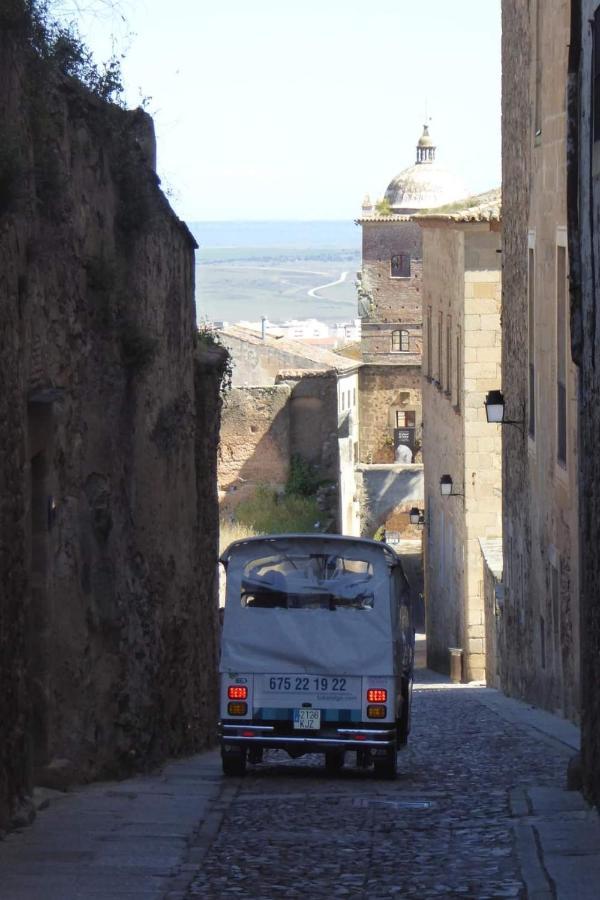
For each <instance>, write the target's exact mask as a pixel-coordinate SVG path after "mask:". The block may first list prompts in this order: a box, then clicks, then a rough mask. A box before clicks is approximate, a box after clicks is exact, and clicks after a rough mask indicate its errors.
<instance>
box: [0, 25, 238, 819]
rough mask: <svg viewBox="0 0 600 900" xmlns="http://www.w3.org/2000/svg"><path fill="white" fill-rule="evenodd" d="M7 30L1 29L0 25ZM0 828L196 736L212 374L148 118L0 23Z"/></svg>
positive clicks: (208, 600) (213, 543) (203, 714)
mask: <svg viewBox="0 0 600 900" xmlns="http://www.w3.org/2000/svg"><path fill="white" fill-rule="evenodd" d="M13 24H14V27H11V26H12V25H13ZM0 148H1V154H0V385H1V389H0V722H1V723H2V728H1V730H0V829H2V828H3V827H6V825H7V824H8V823H9V822H10V818H11V815H12V814H13V812H14V810H15V808H16V807H17V806H18V805H19V803H20V802H22V801H23V800H24V798H25V797H26V795H27V793H28V792H29V790H30V788H31V785H32V783H33V781H34V780H35V781H37V783H42V784H49V785H63V784H65V783H69V782H72V781H76V780H86V779H90V778H94V777H98V776H103V775H119V774H121V773H124V772H127V771H129V770H130V769H132V768H135V767H140V766H145V765H148V764H151V763H154V762H156V761H158V760H160V759H162V758H164V757H165V756H167V755H172V754H178V753H185V752H192V751H194V750H197V749H199V748H201V747H203V746H205V745H206V744H207V743H208V742H209V741H210V740H211V737H212V729H213V727H214V721H215V714H216V710H215V709H214V700H213V698H214V696H215V695H216V691H215V675H214V672H215V656H216V601H215V585H214V573H215V568H216V565H215V563H216V558H217V527H218V526H217V504H216V477H215V464H216V462H215V458H216V443H217V438H218V425H219V413H220V403H219V393H218V388H219V378H220V369H219V366H220V365H221V364H222V361H217V362H216V363H215V362H210V361H208V362H207V361H206V359H203V358H199V359H198V361H197V363H196V364H195V363H194V344H195V340H196V328H195V313H194V300H193V271H194V267H193V248H194V242H193V238H192V237H191V235H190V234H189V232H188V231H187V229H186V228H185V226H184V225H183V224H182V223H181V222H180V221H179V220H178V219H177V218H176V216H175V215H174V214H173V212H172V210H171V209H170V207H169V205H168V203H167V201H166V200H165V198H164V196H163V195H162V193H161V191H160V189H159V184H158V179H157V177H156V175H155V173H154V171H153V167H152V165H153V157H154V138H153V131H152V122H151V120H150V119H149V118H148V117H147V116H146V115H145V114H144V113H142V112H141V111H139V110H138V111H136V112H126V111H124V110H121V109H119V108H116V107H113V106H109V105H108V104H105V103H103V102H101V101H99V100H98V99H97V98H95V97H93V96H92V95H90V94H89V93H88V92H87V91H86V90H85V89H83V88H82V87H81V85H80V84H78V83H77V82H75V81H72V80H69V79H60V78H58V77H56V76H55V75H54V74H53V73H52V71H50V70H49V69H48V68H47V67H46V68H41V67H40V63H39V60H37V59H36V58H35V57H34V56H33V54H32V53H31V51H30V49H29V45H28V43H27V41H26V35H25V33H24V28H23V24H22V22H19V20H18V17H16V19H15V23H11V22H10V21H9V20H8V19H6V18H3V19H2V23H1V25H0Z"/></svg>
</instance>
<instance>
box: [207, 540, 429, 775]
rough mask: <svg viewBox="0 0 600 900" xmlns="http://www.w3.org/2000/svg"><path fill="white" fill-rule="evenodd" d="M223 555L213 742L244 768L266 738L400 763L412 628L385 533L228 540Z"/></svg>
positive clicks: (336, 758) (335, 762)
mask: <svg viewBox="0 0 600 900" xmlns="http://www.w3.org/2000/svg"><path fill="white" fill-rule="evenodd" d="M221 562H222V563H223V565H224V566H225V567H226V571H227V593H226V602H225V613H224V620H223V635H222V645H221V664H220V671H221V707H220V708H221V722H220V736H221V752H222V759H223V771H224V773H225V774H226V775H241V774H243V773H244V771H245V769H246V763H247V761H249V762H259V761H260V760H261V758H262V752H263V750H264V749H267V748H280V749H283V750H286V751H287V752H288V753H289V755H290V756H292V757H294V758H295V757H298V756H302V755H303V754H305V753H315V752H321V753H324V754H325V761H326V765H327V767H328V769H330V770H331V771H335V770H337V769H339V768H341V766H342V765H343V764H344V754H345V752H346V751H347V750H355V751H357V760H358V763H359V764H360V765H364V766H366V765H368V764H370V762H371V761H372V762H373V763H374V765H375V770H376V772H377V773H378V774H380V775H382V776H385V777H390V778H393V777H395V775H396V756H397V750H398V747H399V746H402V745H404V744H406V741H407V738H408V733H409V730H410V704H411V696H412V678H413V658H414V628H413V622H412V611H411V604H410V594H409V589H408V583H407V581H406V578H405V576H404V572H403V570H402V564H401V562H400V560H399V558H398V556H397V555H396V554H395V553H394V551H393V550H392V549H391V547H389V546H387V544H382V543H380V542H378V541H372V540H369V539H363V538H351V537H342V536H339V535H323V534H319V535H293V534H291V535H277V536H272V537H271V536H268V537H257V538H248V539H246V540H241V541H236V542H235V543H233V544H231V546H230V547H229V548H228V549H227V550H226V551H225V553H224V554H223V556H222V557H221Z"/></svg>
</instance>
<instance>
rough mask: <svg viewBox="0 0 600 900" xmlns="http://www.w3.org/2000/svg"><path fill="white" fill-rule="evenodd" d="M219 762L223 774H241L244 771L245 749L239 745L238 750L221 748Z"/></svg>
mask: <svg viewBox="0 0 600 900" xmlns="http://www.w3.org/2000/svg"><path fill="white" fill-rule="evenodd" d="M221 762H222V765H223V775H227V776H234V777H235V776H238V777H239V776H241V775H244V774H245V772H246V750H245V748H243V747H240V748H239V750H227V751H225V750H221Z"/></svg>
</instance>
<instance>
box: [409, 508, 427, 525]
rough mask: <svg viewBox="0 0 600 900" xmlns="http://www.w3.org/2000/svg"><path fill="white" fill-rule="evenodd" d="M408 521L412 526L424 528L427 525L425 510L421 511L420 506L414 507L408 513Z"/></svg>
mask: <svg viewBox="0 0 600 900" xmlns="http://www.w3.org/2000/svg"><path fill="white" fill-rule="evenodd" d="M408 519H409V521H410V524H411V525H420V526H421V527H423V525H424V524H425V510H423V509H419V507H418V506H413V507H412V509H411V510H410V512H409V513H408Z"/></svg>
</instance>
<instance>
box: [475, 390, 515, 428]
mask: <svg viewBox="0 0 600 900" xmlns="http://www.w3.org/2000/svg"><path fill="white" fill-rule="evenodd" d="M485 415H486V418H487V420H488V422H490V423H492V424H494V425H516V427H517V428H523V425H524V419H521V420H519V421H518V420H516V419H505V418H504V394H503V393H502V391H489V392H488V394H487V396H486V398H485Z"/></svg>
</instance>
